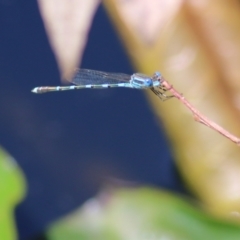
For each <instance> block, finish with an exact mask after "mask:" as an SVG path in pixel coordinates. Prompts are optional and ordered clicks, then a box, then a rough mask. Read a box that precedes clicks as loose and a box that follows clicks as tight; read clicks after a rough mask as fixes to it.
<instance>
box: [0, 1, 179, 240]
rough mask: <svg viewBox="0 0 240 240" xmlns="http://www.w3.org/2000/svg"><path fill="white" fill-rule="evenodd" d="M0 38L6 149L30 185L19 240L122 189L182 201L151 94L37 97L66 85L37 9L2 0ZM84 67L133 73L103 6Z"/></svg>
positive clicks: (0, 140)
mask: <svg viewBox="0 0 240 240" xmlns="http://www.w3.org/2000/svg"><path fill="white" fill-rule="evenodd" d="M0 29H1V31H0V32H1V37H0V80H1V87H0V144H1V145H2V146H3V147H4V148H6V149H7V150H8V151H9V153H10V154H11V155H12V156H13V157H14V158H15V159H16V160H17V162H18V163H19V165H20V167H21V168H22V169H23V171H24V173H25V176H26V179H27V182H28V194H27V197H26V199H25V200H24V201H23V202H22V203H21V204H20V205H19V206H18V208H17V211H16V220H17V226H18V231H19V235H20V239H27V238H30V237H31V238H32V236H36V235H37V234H39V233H41V232H44V229H45V227H46V226H47V225H48V224H49V223H50V222H52V221H54V220H57V219H58V218H59V217H61V216H63V215H64V214H66V213H68V212H70V211H73V210H74V209H75V208H77V207H79V206H80V205H81V204H82V203H83V202H84V201H85V200H87V199H88V198H90V197H92V196H94V195H95V194H97V192H98V190H99V189H100V188H101V187H102V186H104V184H106V183H107V182H111V181H113V179H121V180H126V181H133V182H134V183H138V184H150V185H153V186H156V187H161V188H166V189H170V190H175V191H183V189H182V185H181V183H180V180H179V178H178V176H177V173H176V168H175V165H174V162H173V158H172V155H171V152H170V149H169V146H168V144H167V140H166V137H165V135H164V132H163V129H160V126H159V123H158V119H157V118H156V116H155V115H154V113H153V112H152V109H151V107H150V105H149V104H148V102H147V101H146V98H145V95H144V92H143V91H138V90H131V89H109V90H79V91H69V92H57V93H49V94H45V95H34V94H32V93H31V92H30V90H31V89H32V88H33V87H36V86H41V85H43V86H44V85H53V86H54V85H59V84H60V80H59V79H60V76H59V72H58V68H57V63H56V60H55V58H54V55H53V52H52V50H51V48H50V45H49V42H48V39H47V36H46V32H45V29H44V26H43V22H42V20H41V17H40V13H39V10H38V6H37V2H36V1H32V0H11V1H9V0H0ZM81 67H83V68H90V69H97V70H103V71H113V72H124V73H129V74H131V73H132V72H134V69H133V68H132V67H131V64H130V62H129V59H128V57H127V55H126V52H125V50H124V48H123V46H122V44H121V42H120V40H119V38H118V36H117V33H116V32H115V30H114V27H113V26H112V25H111V23H110V20H109V19H108V17H107V15H106V12H105V10H104V8H103V7H102V6H100V7H99V9H98V11H97V13H96V15H95V18H94V21H93V24H92V27H91V31H90V33H89V39H88V43H87V46H86V49H85V52H84V56H83V60H82V64H81ZM156 70H157V69H156ZM156 100H157V101H159V100H158V99H156Z"/></svg>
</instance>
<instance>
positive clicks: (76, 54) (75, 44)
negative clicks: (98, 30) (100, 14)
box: [38, 0, 100, 79]
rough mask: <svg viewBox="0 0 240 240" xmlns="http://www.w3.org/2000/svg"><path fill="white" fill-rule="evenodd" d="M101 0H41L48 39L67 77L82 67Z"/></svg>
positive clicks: (65, 77) (63, 74) (63, 73)
mask: <svg viewBox="0 0 240 240" xmlns="http://www.w3.org/2000/svg"><path fill="white" fill-rule="evenodd" d="M99 2H100V0H88V1H85V0H72V1H69V0H38V4H39V8H40V11H41V14H42V18H43V21H44V25H45V28H46V31H47V34H48V36H49V41H50V43H51V45H52V48H53V51H54V53H55V55H56V59H57V62H58V66H59V69H60V71H61V73H62V77H63V78H64V79H69V78H70V77H71V75H72V74H73V71H74V69H75V68H76V67H78V66H79V63H80V61H81V57H80V56H82V54H83V50H84V47H85V44H86V40H87V35H88V31H89V27H90V24H91V21H92V18H93V15H94V13H95V10H96V8H97V6H98V4H99Z"/></svg>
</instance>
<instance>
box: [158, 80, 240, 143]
mask: <svg viewBox="0 0 240 240" xmlns="http://www.w3.org/2000/svg"><path fill="white" fill-rule="evenodd" d="M161 82H162V86H164V87H165V88H166V89H168V91H169V92H171V93H172V95H173V96H174V97H176V98H177V99H178V100H179V101H180V102H182V103H183V104H184V105H185V106H186V107H187V108H188V109H189V110H190V111H191V112H192V114H193V116H194V120H195V121H197V122H199V123H202V124H203V125H205V126H207V127H209V128H212V129H213V130H215V131H217V132H219V133H220V134H221V135H223V136H224V137H226V138H228V139H230V140H231V141H232V142H234V143H236V144H237V145H238V146H240V138H238V137H236V136H234V135H233V134H231V133H230V132H228V131H227V130H225V129H224V128H222V127H221V126H219V125H218V124H216V123H215V122H213V121H211V120H210V119H208V118H207V117H205V116H204V115H203V114H202V113H200V112H199V111H198V110H197V109H196V108H195V107H194V106H192V105H191V104H190V103H189V102H188V101H187V100H186V99H185V98H184V97H183V95H182V94H180V93H179V92H178V91H177V90H176V89H174V88H173V86H172V85H170V84H169V83H168V82H167V81H166V80H165V79H161Z"/></svg>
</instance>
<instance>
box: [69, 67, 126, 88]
mask: <svg viewBox="0 0 240 240" xmlns="http://www.w3.org/2000/svg"><path fill="white" fill-rule="evenodd" d="M130 79H131V75H128V74H124V73H108V72H102V71H96V70H91V69H77V70H76V72H75V76H74V77H73V78H72V79H71V80H69V81H70V82H71V83H73V84H75V85H88V84H95V85H98V84H99V85H101V84H114V83H126V82H129V81H130Z"/></svg>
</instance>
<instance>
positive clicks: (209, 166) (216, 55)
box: [105, 0, 240, 221]
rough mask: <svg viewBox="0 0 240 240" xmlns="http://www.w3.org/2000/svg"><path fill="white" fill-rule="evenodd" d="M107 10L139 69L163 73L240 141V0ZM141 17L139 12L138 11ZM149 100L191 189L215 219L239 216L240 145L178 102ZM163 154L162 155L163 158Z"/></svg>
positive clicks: (116, 5)
mask: <svg viewBox="0 0 240 240" xmlns="http://www.w3.org/2000/svg"><path fill="white" fill-rule="evenodd" d="M105 6H106V9H107V10H108V13H109V15H110V17H111V19H112V20H113V22H114V24H115V27H116V29H117V30H118V32H119V34H120V36H121V38H122V41H123V43H124V45H125V47H126V49H127V52H128V53H129V56H130V58H131V60H132V63H133V65H134V66H135V67H136V68H137V70H138V71H139V72H144V73H148V74H152V73H153V72H154V71H161V72H162V74H163V76H164V78H165V79H166V80H167V81H168V82H170V83H171V84H172V85H173V86H174V87H175V89H177V90H178V91H179V92H180V93H183V95H184V97H186V98H187V99H188V100H189V101H190V102H191V103H192V104H193V105H194V106H195V107H196V108H197V109H199V110H200V111H201V112H202V113H203V114H204V115H205V116H207V117H209V118H210V119H212V120H213V121H215V122H216V123H218V124H220V125H221V126H223V127H224V128H226V129H227V130H228V131H230V132H232V133H234V134H235V135H236V136H240V127H239V118H240V114H239V108H240V107H239V99H240V97H239V96H240V95H239V92H240V81H239V80H240V3H239V1H235V0H230V1H218V0H204V1H194V0H184V1H182V0H175V1H164V0H163V1H154V0H150V1H116V0H105ZM133 13H134V14H133ZM149 99H150V102H151V104H152V106H153V108H154V110H155V113H156V114H157V115H158V116H159V117H160V121H159V122H160V124H163V125H164V127H165V129H166V132H167V135H168V137H169V139H170V143H171V145H172V149H173V152H174V154H175V159H176V161H177V164H178V167H179V170H180V172H181V175H182V176H183V178H184V179H185V182H186V185H187V186H188V187H189V189H190V190H191V191H192V192H193V193H194V194H195V195H196V196H197V197H198V198H199V199H201V201H202V202H203V204H204V205H205V207H206V208H205V209H207V210H208V211H210V212H211V213H213V214H214V215H216V216H219V217H221V218H224V219H228V218H229V216H233V215H234V214H231V213H233V212H234V213H238V214H236V215H235V217H234V218H233V220H234V221H239V220H240V218H239V216H240V214H239V213H240V161H239V159H240V148H239V146H237V145H234V144H233V143H232V142H230V141H229V140H227V139H225V138H224V137H222V136H221V135H219V134H218V133H216V132H214V131H213V130H211V129H208V128H207V127H205V126H203V125H201V124H199V123H196V122H194V119H193V117H192V115H191V113H190V112H189V111H188V110H187V109H186V108H185V107H184V106H183V105H182V104H181V103H180V102H178V101H177V100H176V99H171V100H169V101H166V102H164V103H162V102H160V101H159V100H158V99H157V97H156V96H154V95H153V94H152V93H151V92H149ZM159 154H161V153H159Z"/></svg>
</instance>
